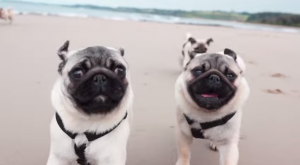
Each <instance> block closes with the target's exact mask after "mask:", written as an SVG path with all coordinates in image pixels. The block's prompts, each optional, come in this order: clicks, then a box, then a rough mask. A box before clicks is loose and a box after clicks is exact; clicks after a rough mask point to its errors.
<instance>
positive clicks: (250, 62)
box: [247, 61, 256, 65]
mask: <svg viewBox="0 0 300 165" xmlns="http://www.w3.org/2000/svg"><path fill="white" fill-rule="evenodd" d="M247 63H248V64H252V65H255V64H256V62H254V61H248V62H247Z"/></svg>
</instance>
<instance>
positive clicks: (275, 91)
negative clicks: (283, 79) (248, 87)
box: [266, 89, 283, 94]
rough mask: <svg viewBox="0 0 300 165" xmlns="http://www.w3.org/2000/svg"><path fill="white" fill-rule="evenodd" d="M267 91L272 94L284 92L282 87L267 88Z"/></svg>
mask: <svg viewBox="0 0 300 165" xmlns="http://www.w3.org/2000/svg"><path fill="white" fill-rule="evenodd" d="M266 92H267V93H272V94H283V91H282V90H280V89H267V90H266Z"/></svg>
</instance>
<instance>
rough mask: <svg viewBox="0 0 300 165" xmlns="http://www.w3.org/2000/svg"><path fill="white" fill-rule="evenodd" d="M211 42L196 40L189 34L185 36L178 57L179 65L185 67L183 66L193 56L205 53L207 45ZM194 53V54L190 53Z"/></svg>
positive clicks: (208, 40)
mask: <svg viewBox="0 0 300 165" xmlns="http://www.w3.org/2000/svg"><path fill="white" fill-rule="evenodd" d="M211 42H213V39H212V38H209V39H206V40H204V39H197V38H194V37H193V36H192V35H191V34H190V33H187V34H186V41H185V42H184V44H183V45H182V51H181V54H182V56H180V59H179V61H180V65H181V66H182V67H185V65H186V64H187V63H188V62H189V61H190V60H191V59H193V58H194V57H193V55H194V54H199V53H200V54H201V53H206V52H207V49H208V47H209V45H210V44H211ZM191 52H195V53H191Z"/></svg>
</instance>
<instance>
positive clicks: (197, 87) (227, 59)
mask: <svg viewBox="0 0 300 165" xmlns="http://www.w3.org/2000/svg"><path fill="white" fill-rule="evenodd" d="M236 58H237V57H236V54H235V53H234V52H233V51H232V50H230V49H225V51H224V54H218V53H206V54H202V55H200V56H196V57H195V58H194V59H193V60H192V61H191V62H190V63H189V64H188V65H187V66H186V67H185V70H184V74H185V81H186V88H187V91H188V94H189V95H190V97H191V98H192V100H193V101H194V102H195V103H196V104H197V105H198V106H199V107H201V108H203V109H206V110H218V109H220V108H221V107H223V106H224V105H226V104H227V103H228V102H229V101H230V100H231V99H233V98H234V97H235V94H236V91H237V88H238V84H239V83H238V81H239V80H240V77H241V72H242V70H241V69H240V68H239V66H238V64H237V62H236Z"/></svg>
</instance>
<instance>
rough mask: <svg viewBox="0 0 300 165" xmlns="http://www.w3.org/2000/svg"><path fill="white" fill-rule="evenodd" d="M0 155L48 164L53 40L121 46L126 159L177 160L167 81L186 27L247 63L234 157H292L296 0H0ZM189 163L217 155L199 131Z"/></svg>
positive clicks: (175, 69) (160, 163) (292, 164)
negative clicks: (128, 113) (127, 121)
mask: <svg viewBox="0 0 300 165" xmlns="http://www.w3.org/2000/svg"><path fill="white" fill-rule="evenodd" d="M0 8H1V9H0V18H2V19H0V55H1V60H0V70H1V71H2V72H1V74H0V75H1V81H0V91H1V93H0V112H1V114H0V130H1V136H0V144H1V150H0V165H27V164H28V165H29V164H30V165H41V164H46V161H47V157H48V154H49V146H50V139H49V138H50V135H49V123H50V120H51V118H52V116H53V114H54V113H55V110H54V109H53V108H52V105H51V101H50V92H51V89H52V86H53V84H54V82H55V80H56V78H57V77H58V73H57V69H58V64H59V58H58V57H57V54H56V52H57V50H58V48H59V47H60V46H61V45H62V44H63V43H64V42H65V41H66V40H70V49H71V50H73V49H79V48H82V47H88V46H93V45H102V46H111V47H120V46H121V47H124V48H125V58H126V61H128V63H129V65H130V72H131V78H132V86H133V90H134V94H135V100H134V123H133V127H132V131H131V137H130V139H129V143H128V159H127V160H128V161H127V164H128V165H175V162H176V158H177V153H176V145H175V134H174V131H175V130H174V126H175V109H176V103H175V99H174V84H175V81H176V78H177V77H178V75H179V74H180V73H181V68H182V67H181V66H180V65H179V60H178V59H179V58H180V57H181V56H182V55H181V51H182V45H183V43H184V42H185V41H186V38H185V36H186V33H188V32H189V33H191V34H192V35H193V36H194V37H195V38H199V39H208V38H213V40H214V42H213V43H211V45H210V46H209V49H208V52H216V51H222V50H224V48H230V49H232V50H234V51H235V52H237V53H238V54H239V55H240V56H241V57H242V58H243V59H244V61H245V63H246V65H247V70H246V78H247V80H248V82H249V84H250V87H251V95H250V99H249V100H248V102H247V103H246V106H245V108H244V114H243V121H242V130H241V132H242V133H241V142H240V163H239V164H242V165H298V164H299V162H300V157H299V151H298V146H300V141H299V139H300V129H299V125H300V121H299V116H300V111H299V107H300V103H299V99H300V87H299V84H300V76H299V64H300V63H299V61H300V54H299V43H300V29H299V27H300V1H299V0H285V1H283V0H31V1H30V0H28V1H25V0H24V1H13V0H0ZM194 144H195V145H193V147H192V150H193V151H192V160H191V165H196V164H205V165H216V164H218V163H219V160H218V154H217V153H215V152H212V151H210V150H209V148H208V142H207V141H204V140H197V141H195V143H194Z"/></svg>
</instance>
